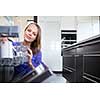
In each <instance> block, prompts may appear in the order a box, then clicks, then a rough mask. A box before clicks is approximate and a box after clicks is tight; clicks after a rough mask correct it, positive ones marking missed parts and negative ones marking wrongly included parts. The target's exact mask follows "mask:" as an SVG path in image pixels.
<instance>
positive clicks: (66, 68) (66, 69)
mask: <svg viewBox="0 0 100 100" xmlns="http://www.w3.org/2000/svg"><path fill="white" fill-rule="evenodd" d="M64 69H65V70H67V71H69V72H71V73H72V72H73V71H71V70H70V69H67V68H64Z"/></svg>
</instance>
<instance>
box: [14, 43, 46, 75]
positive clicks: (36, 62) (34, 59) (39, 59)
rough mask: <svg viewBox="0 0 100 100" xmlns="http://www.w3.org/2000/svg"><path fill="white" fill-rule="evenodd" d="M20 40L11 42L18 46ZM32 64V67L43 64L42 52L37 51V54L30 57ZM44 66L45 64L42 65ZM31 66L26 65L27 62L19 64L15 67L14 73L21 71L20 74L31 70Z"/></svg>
mask: <svg viewBox="0 0 100 100" xmlns="http://www.w3.org/2000/svg"><path fill="white" fill-rule="evenodd" d="M20 44H21V42H13V46H19V45H20ZM32 64H33V66H34V67H38V65H40V64H42V65H43V66H44V64H43V62H42V53H41V51H39V52H38V53H37V54H34V55H33V57H32ZM44 67H45V66H44ZM31 70H32V68H31V67H30V66H29V65H28V63H23V64H20V65H19V66H17V67H15V75H17V74H19V73H21V75H22V76H23V75H25V74H26V73H28V72H29V71H31Z"/></svg>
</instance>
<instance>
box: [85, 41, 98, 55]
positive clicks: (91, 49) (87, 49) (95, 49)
mask: <svg viewBox="0 0 100 100" xmlns="http://www.w3.org/2000/svg"><path fill="white" fill-rule="evenodd" d="M84 52H86V53H87V52H88V53H89V52H90V53H91V52H92V53H93V52H99V53H100V43H95V44H91V45H87V46H85V47H84Z"/></svg>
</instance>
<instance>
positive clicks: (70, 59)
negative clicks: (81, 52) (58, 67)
mask: <svg viewBox="0 0 100 100" xmlns="http://www.w3.org/2000/svg"><path fill="white" fill-rule="evenodd" d="M63 66H64V67H70V68H72V69H75V59H74V56H73V55H67V56H64V57H63Z"/></svg>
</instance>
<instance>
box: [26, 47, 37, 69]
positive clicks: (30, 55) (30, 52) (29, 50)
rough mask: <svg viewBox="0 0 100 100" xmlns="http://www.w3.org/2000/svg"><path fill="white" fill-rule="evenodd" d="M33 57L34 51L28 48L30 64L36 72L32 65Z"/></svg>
mask: <svg viewBox="0 0 100 100" xmlns="http://www.w3.org/2000/svg"><path fill="white" fill-rule="evenodd" d="M32 57H33V53H32V50H31V49H30V48H28V64H29V66H30V67H31V68H32V69H33V70H34V69H35V67H34V66H33V64H32Z"/></svg>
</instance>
